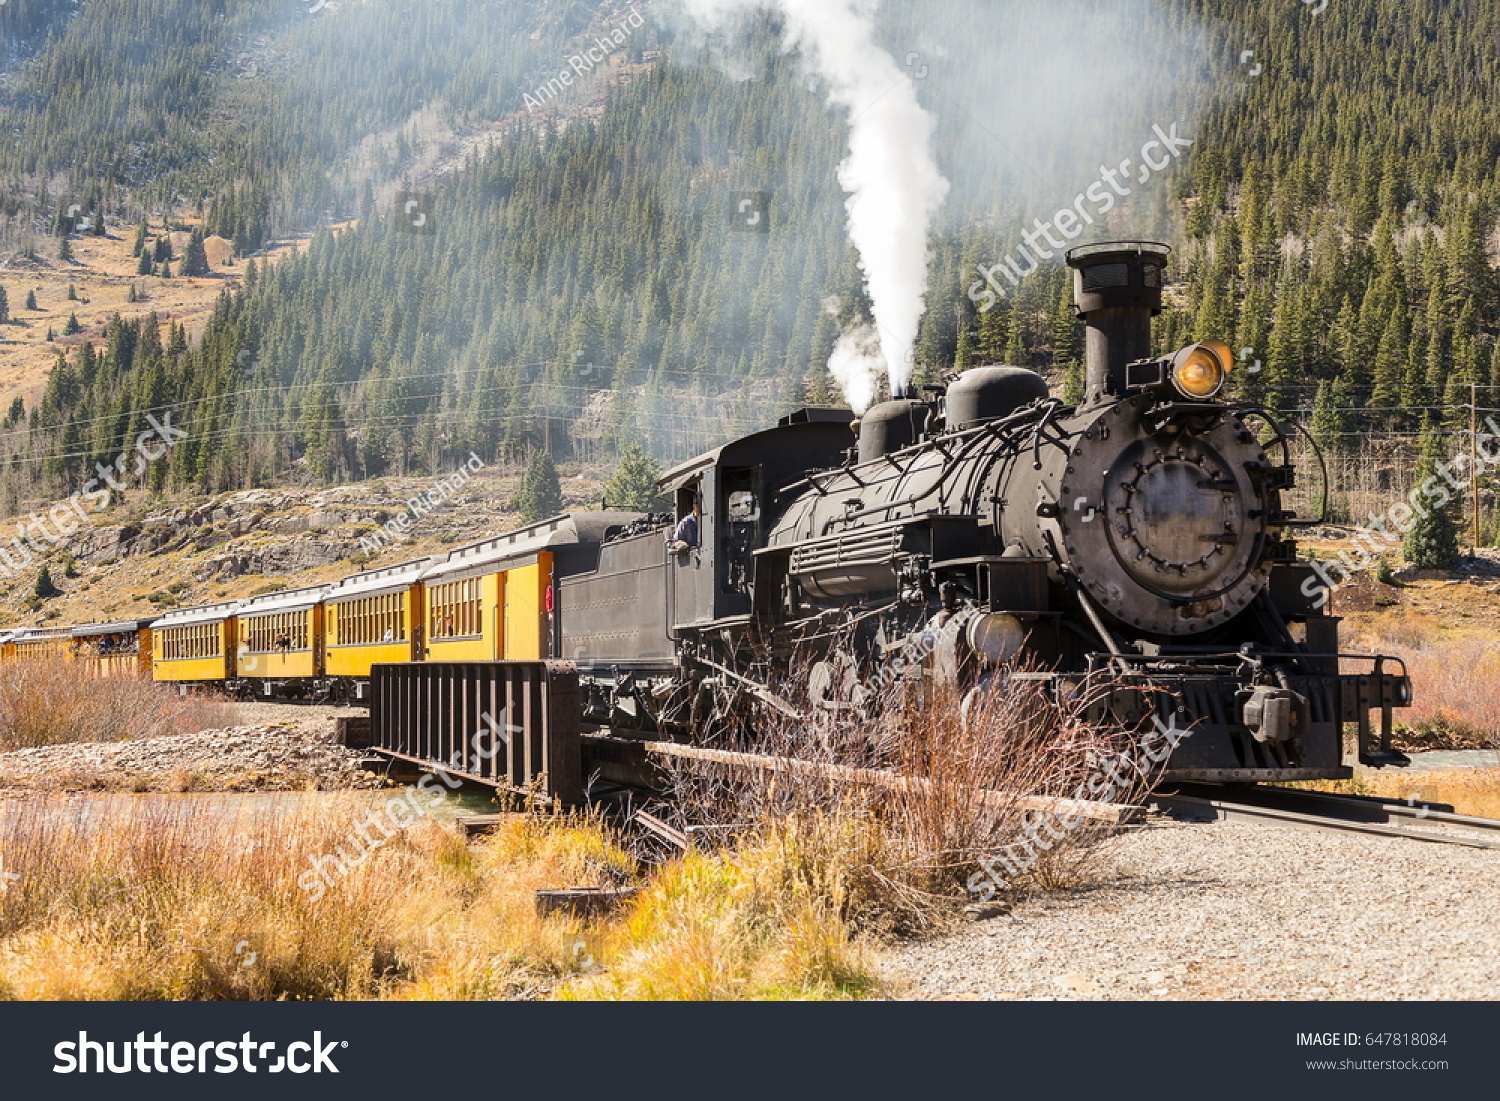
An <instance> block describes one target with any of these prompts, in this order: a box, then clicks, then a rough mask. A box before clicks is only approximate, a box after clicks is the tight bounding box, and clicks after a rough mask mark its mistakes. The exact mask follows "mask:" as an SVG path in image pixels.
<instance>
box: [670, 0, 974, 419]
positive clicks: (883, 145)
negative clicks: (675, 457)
mask: <svg viewBox="0 0 1500 1101" xmlns="http://www.w3.org/2000/svg"><path fill="white" fill-rule="evenodd" d="M686 6H687V9H688V11H689V12H690V13H691V14H692V15H693V16H694V17H695V18H697V19H698V20H699V21H700V22H701V23H703V24H704V25H705V26H708V27H710V28H718V27H721V26H723V25H724V23H725V21H726V20H727V19H729V18H730V17H740V16H743V15H744V14H745V13H747V12H749V11H753V10H755V9H758V8H766V7H769V8H775V9H776V10H778V11H780V12H781V14H782V16H783V17H784V20H785V31H784V34H785V39H786V45H787V46H788V48H791V47H797V48H800V49H801V51H802V56H803V58H804V60H805V62H806V63H807V64H808V65H809V66H810V67H811V69H812V70H813V72H815V73H816V74H817V75H818V76H819V77H820V78H822V80H823V81H824V83H826V85H827V87H828V99H829V102H830V103H832V104H833V105H834V106H837V107H841V108H843V109H844V110H846V111H847V112H848V114H849V156H848V157H847V158H846V159H845V161H844V162H843V164H841V165H840V166H839V183H840V184H841V185H842V186H843V188H844V190H845V191H846V192H848V195H849V199H848V201H847V202H846V203H845V209H847V210H848V212H849V238H850V240H851V241H853V242H854V247H855V249H856V250H858V252H859V265H860V269H861V270H862V271H863V272H864V275H865V286H866V288H867V289H868V291H869V295H870V303H871V307H872V309H873V312H874V315H875V325H876V326H877V328H878V330H879V332H878V340H873V339H871V338H870V334H869V333H868V332H860V331H852V332H846V333H845V334H843V336H841V337H840V339H839V342H838V345H837V346H836V347H835V349H834V352H833V355H832V356H831V357H830V358H829V361H828V369H829V371H830V372H831V373H832V374H833V375H834V377H835V378H837V379H838V381H839V384H840V385H841V386H842V387H843V388H844V394H845V396H846V397H847V398H848V400H849V403H850V405H852V406H853V407H854V410H855V411H856V412H858V413H863V412H864V411H865V409H866V408H868V407H869V404H870V402H871V401H872V400H873V399H874V396H875V393H876V390H877V389H878V386H879V378H880V374H881V372H882V370H884V371H886V372H887V373H888V374H889V377H890V383H891V392H892V393H904V392H905V391H906V388H907V385H908V384H909V383H910V382H911V375H912V367H913V364H914V359H915V356H914V352H915V348H916V341H917V325H918V323H919V322H920V321H921V318H922V311H923V310H924V309H925V308H926V295H927V263H928V243H927V242H928V231H929V228H930V226H931V223H932V219H933V216H934V215H935V214H936V213H937V211H938V208H939V207H941V206H942V203H943V199H944V198H945V197H946V196H947V194H948V181H947V180H946V179H944V178H943V175H942V173H941V172H940V171H939V170H938V167H937V162H936V161H935V160H934V159H933V153H932V135H933V119H932V116H930V115H929V114H928V113H927V112H926V111H924V110H923V109H922V105H921V104H920V103H919V102H918V100H917V89H916V85H915V84H913V83H912V80H911V77H910V76H909V75H908V74H907V73H906V71H905V70H903V69H902V68H901V66H900V65H898V64H896V60H895V58H893V57H892V56H891V55H890V54H889V53H887V52H886V51H885V50H884V49H883V48H882V47H881V46H880V45H879V44H878V43H877V42H876V41H875V12H876V9H877V8H878V7H879V6H880V0H687V5H686ZM865 328H868V327H867V326H866V327H865ZM877 345H878V347H877Z"/></svg>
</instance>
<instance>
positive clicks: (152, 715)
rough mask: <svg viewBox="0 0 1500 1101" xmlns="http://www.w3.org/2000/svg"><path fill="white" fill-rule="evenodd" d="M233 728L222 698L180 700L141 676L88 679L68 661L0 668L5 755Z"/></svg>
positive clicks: (18, 663)
mask: <svg viewBox="0 0 1500 1101" xmlns="http://www.w3.org/2000/svg"><path fill="white" fill-rule="evenodd" d="M233 725H234V711H233V709H232V708H231V707H230V706H229V705H228V704H227V703H223V702H220V701H217V700H211V699H205V698H199V697H188V698H186V699H183V698H180V697H179V696H178V695H177V692H176V690H175V689H173V688H171V687H168V686H166V685H161V684H154V683H152V682H151V681H148V680H144V679H139V678H136V677H99V678H95V679H89V678H86V677H84V676H83V675H82V674H81V673H80V671H79V667H78V666H77V665H75V664H74V663H72V662H68V661H63V660H61V659H59V660H56V661H11V662H5V663H3V664H0V750H8V749H22V748H26V747H29V746H41V745H58V744H60V743H63V742H118V741H127V740H131V739H136V738H157V737H163V736H165V735H170V734H189V733H193V732H195V731H198V730H213V729H218V728H222V727H228V726H233Z"/></svg>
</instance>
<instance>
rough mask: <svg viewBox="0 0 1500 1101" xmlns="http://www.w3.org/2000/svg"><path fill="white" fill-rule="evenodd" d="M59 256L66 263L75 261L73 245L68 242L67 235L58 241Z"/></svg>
mask: <svg viewBox="0 0 1500 1101" xmlns="http://www.w3.org/2000/svg"><path fill="white" fill-rule="evenodd" d="M57 258H58V259H59V260H61V261H62V262H63V263H65V264H71V263H72V262H73V246H72V245H70V244H68V239H67V238H66V237H64V238H63V239H62V240H61V241H59V242H58V245H57Z"/></svg>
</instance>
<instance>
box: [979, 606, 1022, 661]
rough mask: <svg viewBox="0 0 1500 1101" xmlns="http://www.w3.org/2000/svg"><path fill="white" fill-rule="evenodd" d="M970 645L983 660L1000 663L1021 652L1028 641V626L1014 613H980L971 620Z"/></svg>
mask: <svg viewBox="0 0 1500 1101" xmlns="http://www.w3.org/2000/svg"><path fill="white" fill-rule="evenodd" d="M968 640H969V645H970V646H971V647H972V648H973V650H974V652H975V653H976V654H978V655H979V656H980V657H981V658H982V659H983V660H985V661H987V662H992V663H995V664H999V663H1000V662H1002V661H1009V660H1010V659H1011V658H1013V657H1015V656H1016V654H1017V653H1019V652H1020V649H1021V644H1022V643H1023V642H1025V641H1026V628H1025V627H1024V626H1022V624H1021V621H1020V620H1019V619H1017V618H1016V617H1015V616H1013V615H1006V614H1005V613H1003V612H1001V613H998V614H996V615H980V616H975V617H974V618H973V619H971V620H969V627H968Z"/></svg>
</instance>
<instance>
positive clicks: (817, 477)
mask: <svg viewBox="0 0 1500 1101" xmlns="http://www.w3.org/2000/svg"><path fill="white" fill-rule="evenodd" d="M1167 252H1168V250H1167V248H1166V246H1164V245H1157V244H1152V243H1146V242H1124V243H1109V244H1103V245H1093V246H1087V247H1083V248H1078V249H1074V250H1073V251H1072V252H1071V253H1070V254H1069V256H1068V262H1069V264H1070V265H1071V266H1072V267H1073V269H1074V279H1075V301H1076V305H1077V309H1078V316H1079V318H1080V319H1081V320H1082V321H1084V323H1085V324H1086V356H1087V370H1086V392H1085V396H1084V399H1083V401H1082V403H1081V404H1078V405H1069V404H1067V403H1065V402H1063V401H1062V400H1060V399H1059V398H1057V397H1055V396H1053V395H1051V394H1050V393H1049V391H1048V387H1047V385H1046V383H1045V381H1044V380H1043V379H1042V378H1041V376H1039V375H1038V374H1036V373H1035V372H1032V371H1029V370H1025V369H1022V368H1017V367H980V368H976V369H973V370H969V371H966V372H964V373H962V374H961V375H959V376H958V377H957V378H956V379H955V380H953V381H952V382H951V383H950V385H948V386H947V387H946V389H936V390H930V391H928V392H929V393H930V396H929V397H927V398H924V399H919V398H916V397H911V396H906V397H898V398H897V399H895V400H892V401H889V402H885V403H883V404H880V405H877V406H875V407H874V408H872V409H870V410H869V411H868V412H867V413H866V414H865V415H864V416H863V417H862V418H860V419H859V420H858V421H855V420H854V418H853V416H852V414H850V413H849V412H848V411H847V410H833V409H806V410H802V411H800V412H797V413H793V414H791V415H790V416H787V417H785V418H783V419H782V421H781V422H780V424H779V425H778V426H777V427H775V428H773V429H769V430H767V431H763V432H759V433H756V434H754V435H750V436H746V437H744V438H741V439H738V440H734V441H732V442H730V443H727V444H725V445H723V446H722V447H720V448H718V449H717V450H715V451H712V452H709V453H708V454H705V455H702V456H699V457H698V458H696V459H694V460H692V461H691V462H688V463H685V464H683V465H681V466H679V467H677V468H675V469H674V470H671V471H669V472H668V473H667V474H666V475H665V476H664V478H663V479H662V486H663V489H664V490H666V491H667V492H669V493H670V494H671V495H672V498H673V500H674V503H675V510H676V515H675V516H672V517H641V518H638V519H637V520H636V521H635V522H633V523H630V524H628V525H619V526H616V527H614V528H612V529H611V530H609V531H607V532H605V533H604V534H603V535H602V536H601V537H600V539H599V542H598V543H597V544H596V545H593V546H590V547H586V548H575V549H574V550H573V551H571V552H570V553H568V554H561V553H560V554H558V555H557V556H556V557H555V559H554V563H555V564H554V578H553V582H552V590H551V600H552V604H551V607H552V612H553V621H552V633H551V640H550V645H551V649H552V656H553V657H555V658H559V659H564V660H565V661H568V662H571V663H572V667H576V674H577V678H578V679H577V685H578V689H579V693H578V696H577V699H578V700H579V701H580V703H579V712H578V714H579V717H580V720H581V729H582V732H583V736H582V739H581V741H582V748H583V753H582V755H581V764H580V765H579V766H578V767H580V768H582V769H583V771H584V772H585V774H588V775H605V776H606V777H607V776H608V775H609V774H610V772H611V770H612V768H613V767H614V765H613V764H612V763H618V764H619V765H620V766H621V768H623V767H624V765H625V763H626V762H627V761H628V760H629V759H630V754H629V753H628V752H627V750H628V748H629V746H630V745H631V743H633V742H639V741H642V740H645V741H677V742H691V741H695V740H699V739H702V738H705V737H707V736H709V735H710V734H711V732H712V731H713V730H714V729H716V727H717V726H718V724H719V721H720V720H722V719H724V718H725V717H727V716H729V715H734V714H743V713H745V712H746V711H754V710H756V709H760V710H762V711H768V712H769V711H779V712H781V713H782V714H783V715H787V716H791V717H793V718H796V717H802V718H808V719H811V718H814V717H816V716H824V717H827V716H837V717H839V718H841V719H842V720H843V721H845V722H846V723H847V722H853V723H854V724H855V725H858V723H859V721H860V720H861V719H862V718H868V717H869V716H870V714H871V709H872V708H874V707H876V706H878V705H879V703H880V700H881V698H882V694H881V693H879V692H878V691H876V689H877V688H878V686H880V685H885V684H890V683H892V681H893V680H895V679H899V677H905V678H911V677H922V678H932V679H933V680H936V681H944V680H947V681H949V682H952V683H953V685H954V686H955V687H956V689H957V690H958V697H959V698H961V696H962V693H964V692H968V691H973V690H976V689H978V688H981V687H982V686H983V685H984V683H985V681H986V679H987V678H989V677H991V676H993V675H994V674H995V673H996V672H997V671H999V670H1001V669H1004V668H1006V667H1013V666H1014V665H1015V664H1016V663H1023V664H1024V665H1025V666H1026V668H1027V669H1029V670H1034V671H1037V672H1035V673H1033V674H1032V675H1038V676H1042V677H1044V678H1047V679H1049V680H1051V681H1052V682H1053V683H1054V684H1055V685H1056V687H1057V689H1058V691H1060V692H1068V691H1074V692H1076V691H1079V690H1080V689H1079V686H1080V685H1087V684H1107V685H1108V686H1109V687H1108V691H1107V692H1106V693H1104V694H1102V695H1101V696H1100V697H1098V701H1097V707H1098V713H1099V717H1100V718H1101V720H1102V719H1106V718H1107V719H1110V720H1112V721H1118V722H1121V723H1124V724H1127V725H1136V724H1139V723H1143V722H1148V721H1150V720H1151V719H1152V717H1153V713H1154V717H1155V719H1156V720H1157V721H1158V722H1160V723H1162V724H1164V725H1169V726H1171V727H1173V728H1175V729H1177V730H1179V731H1188V732H1190V736H1187V737H1182V738H1181V739H1180V740H1178V741H1177V744H1176V748H1175V749H1174V750H1173V752H1172V755H1171V756H1170V758H1169V759H1168V760H1167V761H1166V764H1165V773H1164V778H1165V779H1168V780H1182V781H1188V780H1192V781H1207V782H1235V783H1243V782H1259V781H1289V780H1304V779H1328V778H1341V777H1345V776H1348V775H1349V774H1350V769H1349V768H1348V767H1347V766H1346V765H1345V764H1344V753H1343V730H1344V724H1346V723H1347V724H1357V727H1358V757H1359V759H1360V761H1361V762H1363V763H1365V764H1369V765H1376V766H1381V765H1402V764H1405V763H1407V761H1406V758H1405V757H1404V756H1403V755H1402V754H1400V753H1399V752H1398V751H1396V750H1394V749H1393V748H1392V747H1391V716H1392V709H1393V708H1395V707H1402V706H1406V705H1408V704H1409V703H1410V682H1409V680H1408V678H1407V677H1406V675H1405V669H1404V667H1402V666H1401V664H1400V662H1399V661H1398V660H1397V659H1394V658H1390V657H1383V656H1378V655H1352V654H1342V653H1341V652H1340V647H1339V620H1338V619H1337V618H1336V617H1335V616H1332V615H1330V614H1328V608H1327V603H1326V601H1325V600H1324V599H1322V595H1323V594H1321V593H1320V592H1319V590H1318V582H1317V580H1316V577H1315V575H1314V574H1313V571H1312V570H1311V568H1310V567H1309V566H1307V565H1305V564H1303V563H1302V562H1301V561H1300V560H1299V558H1298V555H1297V552H1296V546H1295V543H1294V542H1293V540H1292V538H1291V532H1292V531H1294V530H1295V529H1296V527H1297V526H1298V525H1299V524H1303V523H1308V521H1304V520H1299V519H1298V518H1297V517H1295V516H1294V515H1293V514H1292V513H1290V512H1289V511H1287V510H1286V508H1284V507H1283V506H1284V501H1283V493H1284V492H1285V491H1286V490H1288V489H1290V488H1291V487H1292V486H1293V484H1294V477H1295V473H1296V472H1295V470H1294V469H1293V466H1292V464H1291V461H1290V452H1291V449H1290V446H1289V440H1288V438H1287V436H1286V434H1285V431H1284V430H1283V428H1282V427H1281V426H1279V425H1278V424H1277V423H1276V421H1275V420H1274V419H1273V418H1272V417H1270V416H1269V415H1268V414H1266V413H1265V412H1263V411H1261V410H1258V409H1255V408H1253V407H1250V406H1247V405H1244V404H1240V403H1236V402H1232V401H1228V400H1224V399H1223V397H1222V393H1223V389H1224V386H1225V383H1226V380H1227V377H1228V374H1229V371H1230V370H1231V368H1232V365H1233V357H1232V355H1231V354H1230V353H1229V349H1228V348H1227V347H1226V346H1225V345H1223V344H1222V343H1219V342H1216V341H1208V342H1205V343H1202V344H1196V345H1192V346H1190V347H1188V348H1184V349H1182V350H1180V351H1178V352H1176V353H1174V354H1171V355H1166V356H1161V357H1153V356H1152V355H1151V343H1150V328H1151V318H1152V317H1153V316H1154V315H1155V314H1157V313H1159V312H1160V309H1161V301H1162V276H1163V271H1164V267H1165V263H1166V259H1167ZM851 428H852V429H853V434H851ZM695 505H698V506H700V507H701V519H700V520H699V521H698V524H697V532H696V537H695V538H691V536H692V533H691V532H688V534H689V536H690V538H689V539H677V538H675V537H676V536H677V535H679V534H682V533H680V532H678V531H676V530H675V525H676V524H677V522H678V521H679V520H680V519H681V518H683V517H685V516H687V515H689V514H690V513H691V512H692V510H693V508H694V506H695ZM945 628H947V629H945ZM914 658H919V659H920V660H919V661H917V660H914ZM572 667H570V672H569V675H570V676H571V675H572V672H571V668H572ZM897 670H900V672H899V677H897V675H896V672H895V671H897ZM789 686H790V688H789ZM792 688H794V689H795V690H791V689H792ZM569 698H572V697H571V694H570V697H569ZM1372 713H1378V723H1377V722H1372V717H1371V716H1372ZM378 725H379V723H378V722H377V726H378ZM560 759H565V760H569V761H571V760H573V759H574V758H573V757H572V756H565V757H564V758H560ZM556 767H557V766H556V764H555V763H554V765H553V768H554V769H556ZM568 767H572V766H571V765H570V766H568ZM563 779H565V780H566V779H567V778H563ZM573 779H574V780H576V778H573ZM551 781H552V782H554V784H556V783H557V782H558V777H556V776H553V777H552V778H551ZM564 786H567V785H566V784H564Z"/></svg>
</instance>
